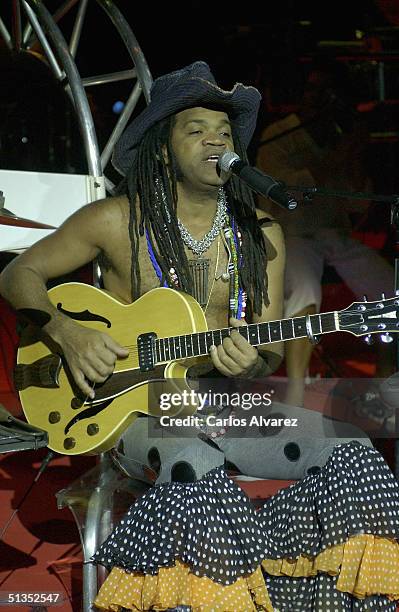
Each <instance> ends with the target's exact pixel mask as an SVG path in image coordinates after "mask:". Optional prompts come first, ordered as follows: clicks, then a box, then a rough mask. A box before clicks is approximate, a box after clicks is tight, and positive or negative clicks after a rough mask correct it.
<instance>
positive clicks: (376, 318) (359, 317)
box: [338, 295, 399, 342]
mask: <svg viewBox="0 0 399 612" xmlns="http://www.w3.org/2000/svg"><path fill="white" fill-rule="evenodd" d="M338 326H339V329H340V330H342V331H346V332H349V333H351V334H354V335H355V336H367V337H368V336H369V334H376V333H379V334H381V340H382V341H383V342H392V340H393V338H392V336H390V335H389V334H390V332H398V331H399V296H398V295H396V296H395V297H392V298H388V299H386V298H385V296H383V297H382V299H381V300H377V301H375V302H367V301H364V302H353V303H352V304H351V305H350V306H348V307H347V308H345V309H344V310H340V311H339V312H338Z"/></svg>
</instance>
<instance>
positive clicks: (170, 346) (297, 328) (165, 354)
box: [155, 312, 338, 363]
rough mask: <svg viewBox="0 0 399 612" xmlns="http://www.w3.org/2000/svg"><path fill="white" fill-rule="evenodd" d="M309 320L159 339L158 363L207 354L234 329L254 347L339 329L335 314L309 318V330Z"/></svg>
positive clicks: (215, 330)
mask: <svg viewBox="0 0 399 612" xmlns="http://www.w3.org/2000/svg"><path fill="white" fill-rule="evenodd" d="M306 319H307V317H295V318H294V319H283V320H281V321H270V322H268V323H251V324H250V325H245V326H242V327H238V328H233V327H226V328H224V329H214V330H209V331H206V332H198V333H194V334H186V335H184V336H170V337H169V338H157V340H156V341H155V357H156V361H157V362H158V363H160V362H164V361H175V360H177V359H186V358H188V357H199V356H201V355H207V354H209V350H210V348H211V346H213V345H215V346H218V345H219V344H222V342H223V340H224V338H227V337H228V336H230V334H231V332H232V330H233V329H236V330H237V331H238V332H239V333H240V334H241V335H242V336H243V337H244V338H245V339H246V340H248V342H249V343H250V344H251V345H252V346H258V345H260V344H270V343H271V342H281V341H282V340H294V339H295V338H305V337H306V336H309V331H310V332H311V333H312V335H313V336H318V335H320V334H327V333H329V332H334V331H337V330H338V326H337V313H336V312H324V313H322V314H315V315H310V316H309V318H308V327H310V329H308V328H307V325H306Z"/></svg>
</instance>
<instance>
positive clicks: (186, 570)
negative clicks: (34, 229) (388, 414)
mask: <svg viewBox="0 0 399 612" xmlns="http://www.w3.org/2000/svg"><path fill="white" fill-rule="evenodd" d="M259 101H260V95H259V92H258V91H257V90H256V89H254V88H253V87H245V86H244V85H242V84H240V83H238V84H236V85H235V87H234V88H233V89H232V90H231V91H224V90H222V89H221V88H220V87H218V85H217V84H216V82H215V79H214V77H213V75H212V73H211V72H210V70H209V67H208V65H207V64H206V63H204V62H195V63H194V64H192V65H190V66H187V67H185V68H182V69H181V70H177V71H175V72H172V73H171V74H167V75H164V76H162V77H159V78H158V79H157V80H156V81H155V82H154V84H153V87H152V90H151V102H150V103H149V105H148V106H147V107H146V109H145V110H144V111H143V112H142V113H141V114H140V115H139V116H138V117H137V118H136V119H135V120H134V121H133V122H132V123H131V124H130V125H129V126H128V128H127V129H126V131H125V133H124V135H123V136H122V138H121V139H120V141H119V142H118V144H117V146H116V149H115V152H114V157H113V162H114V165H115V166H116V168H117V169H118V170H119V171H120V172H121V173H122V174H123V175H125V180H124V182H123V188H124V192H125V194H126V195H119V196H115V197H112V198H108V199H106V200H104V201H102V202H96V203H93V204H89V205H88V206H86V207H84V208H82V209H81V210H79V211H78V212H77V213H75V214H74V215H73V216H72V217H71V218H70V219H69V220H67V221H66V222H65V223H64V224H63V226H62V227H61V228H59V229H58V230H57V231H56V232H54V233H53V234H52V235H51V236H50V237H48V238H46V239H44V240H43V241H41V242H39V243H37V244H35V245H34V246H33V247H31V248H30V249H29V250H28V251H27V252H25V253H24V254H22V255H20V256H19V257H18V258H16V259H15V260H14V261H13V262H12V263H11V264H10V265H9V267H8V268H7V269H6V270H5V271H4V272H3V275H2V277H1V279H0V291H1V292H2V294H3V295H4V296H5V297H6V298H7V299H8V300H9V301H10V302H11V303H12V304H13V306H14V307H15V308H17V309H24V313H25V315H26V314H27V312H28V314H30V316H31V319H32V320H34V321H35V323H36V324H37V325H41V326H42V327H43V330H44V332H45V333H46V334H47V335H48V336H50V337H51V338H52V340H53V341H55V342H56V343H58V345H59V346H60V347H61V349H62V351H63V353H64V355H65V358H66V360H67V362H68V364H69V368H70V371H71V373H72V375H73V377H74V379H75V381H76V383H77V385H78V386H79V387H80V389H81V391H82V393H83V394H84V396H85V397H87V396H90V397H93V396H94V393H95V391H94V390H93V383H101V382H103V381H105V379H106V378H107V377H108V376H109V375H110V374H112V372H113V369H114V366H115V363H116V360H117V359H124V358H125V357H126V356H127V354H128V351H127V350H126V349H125V348H123V347H122V346H120V345H119V344H117V343H116V342H115V341H114V340H113V339H112V338H111V337H110V336H108V335H107V334H103V333H99V332H97V331H93V330H90V329H88V328H85V327H83V326H81V325H79V324H77V323H76V322H74V321H72V320H70V319H68V318H67V317H65V316H64V315H63V314H62V313H61V312H60V311H58V310H56V309H55V308H54V307H53V306H52V305H51V303H50V301H49V299H48V297H47V292H46V282H47V280H48V279H49V278H53V277H58V276H60V275H62V274H65V273H67V272H70V271H72V270H74V269H76V268H78V267H80V266H82V265H83V264H85V263H87V262H89V261H91V260H93V259H94V258H98V259H99V262H100V265H101V268H102V272H103V279H104V287H105V289H106V290H108V291H110V292H112V293H113V294H114V295H115V296H117V297H118V298H119V299H120V300H124V301H126V302H130V301H131V300H132V299H133V300H135V299H137V298H138V297H139V296H141V295H143V294H145V293H146V292H148V291H149V290H151V289H153V288H155V287H159V286H168V287H171V288H173V289H176V290H177V291H184V292H187V293H189V294H191V295H193V296H194V297H195V298H196V300H197V301H198V302H199V303H200V304H201V306H202V307H203V309H204V312H205V315H206V319H207V322H208V326H209V328H210V329H217V328H222V327H224V326H225V325H226V323H227V322H228V320H229V321H230V325H231V327H232V328H238V327H240V326H241V325H243V324H244V317H245V318H246V320H247V321H252V322H257V321H262V320H278V319H279V318H281V309H282V303H283V294H282V285H283V272H284V245H283V240H282V232H281V228H280V227H279V225H278V224H276V223H275V222H273V220H270V219H266V220H265V219H260V220H258V217H257V211H256V209H255V206H254V202H253V199H252V196H251V193H250V192H249V191H248V190H247V189H246V188H245V187H243V186H242V185H240V184H238V182H237V179H236V178H235V177H230V176H228V175H227V174H224V173H223V172H219V171H218V169H217V161H218V158H219V156H220V155H221V154H223V153H224V152H225V151H226V150H235V151H237V152H238V154H239V155H240V157H241V158H243V159H245V149H246V147H247V146H248V144H249V142H250V139H251V137H252V134H253V131H254V127H255V123H256V117H257V111H258V106H259ZM122 192H123V189H121V193H122ZM259 221H260V222H259ZM266 263H267V276H266ZM266 279H267V280H266ZM27 309H29V310H27ZM153 314H154V317H157V316H159V313H157V312H154V313H153ZM230 331H231V333H230V334H229V336H227V337H225V338H224V339H223V342H222V343H221V344H220V345H219V346H217V347H212V349H211V350H210V359H209V360H208V366H207V367H208V371H207V374H208V376H211V375H212V376H213V375H214V372H212V371H210V370H211V369H212V367H213V369H214V370H215V372H217V373H219V375H221V376H222V377H225V380H227V381H232V379H255V378H257V379H259V377H264V376H266V375H268V374H270V373H272V372H273V371H274V370H275V369H276V368H277V366H278V365H279V363H280V361H281V357H282V348H281V344H278V343H273V344H272V345H271V348H268V350H263V351H262V352H260V351H258V350H256V349H255V348H254V347H253V346H251V344H250V343H248V342H247V341H246V340H245V339H244V337H243V336H241V335H240V333H239V332H238V330H237V329H231V330H230ZM263 349H265V347H263ZM89 381H91V383H89ZM204 409H205V411H208V412H209V413H212V412H213V413H214V414H218V415H220V414H226V410H227V412H229V411H230V408H229V407H226V406H206V407H204ZM278 409H279V411H280V413H281V414H283V416H284V407H282V406H279V408H278ZM273 410H274V408H273ZM295 410H296V409H295V408H292V407H290V411H291V412H290V414H291V415H294V416H297V417H298V420H299V421H300V422H301V426H302V429H298V431H297V432H296V434H297V436H298V437H297V438H294V439H292V438H293V436H292V434H291V439H290V440H287V437H284V436H283V435H280V432H279V433H277V434H276V435H275V436H273V437H272V438H270V437H267V438H264V437H262V435H259V436H258V437H253V438H252V437H243V438H241V439H240V438H238V437H229V436H228V435H226V430H225V429H224V428H221V429H219V430H217V428H212V427H211V426H210V427H208V426H207V425H205V426H202V425H201V424H199V425H198V426H197V425H193V427H191V428H188V429H189V435H188V436H183V434H181V435H178V434H176V432H175V431H172V429H173V428H170V429H169V428H166V429H165V428H160V427H156V426H155V427H153V428H152V430H151V428H150V424H152V423H153V422H154V421H156V424H158V421H157V419H156V418H155V417H148V416H143V417H140V418H137V419H136V420H135V421H134V422H133V423H132V424H131V425H130V426H129V427H128V429H127V430H126V431H125V433H124V434H123V436H122V439H121V441H120V443H119V444H118V457H119V460H120V462H121V463H122V464H123V467H124V468H125V469H126V470H128V471H129V473H132V474H133V475H134V465H135V462H139V463H140V464H144V465H148V466H150V467H152V468H153V470H154V471H156V473H157V480H156V483H155V486H153V487H151V488H150V489H149V490H148V491H147V492H146V493H145V494H144V495H143V496H142V497H141V498H140V499H139V500H138V501H137V502H136V503H135V504H134V505H133V506H132V507H131V508H130V510H129V511H128V513H127V514H126V516H125V517H124V518H123V519H122V521H121V522H120V524H119V525H118V526H117V527H116V528H115V529H114V531H113V533H112V534H111V535H110V537H109V538H108V539H107V540H106V541H105V542H104V543H103V545H102V546H101V547H100V548H99V550H98V551H97V553H96V554H95V556H94V559H93V560H94V562H95V563H99V564H102V565H105V566H106V567H107V568H108V569H111V570H112V571H111V573H110V574H109V576H108V578H107V579H106V581H105V582H104V584H103V586H102V587H101V589H100V592H99V594H98V596H97V598H96V601H95V603H96V606H97V607H99V608H100V609H104V610H114V611H115V610H117V611H122V610H172V609H175V610H187V609H190V610H193V611H195V612H197V611H198V612H206V611H207V612H216V611H220V612H227V611H232V610H234V612H249V611H251V610H253V611H254V610H268V611H272V610H277V609H278V610H281V611H287V612H288V611H292V610H298V611H299V610H300V611H301V612H302V611H307V610H317V611H320V612H321V611H323V612H327V611H328V610H334V612H337V611H338V612H339V611H349V610H354V609H356V610H360V611H361V610H364V611H366V610H369V611H371V610H376V609H378V610H385V611H389V612H393V611H394V610H395V603H394V602H393V599H394V597H395V596H396V597H397V596H398V593H399V581H398V576H399V571H398V568H399V550H398V544H397V542H396V538H397V537H398V525H399V520H398V519H399V503H398V502H399V489H398V484H397V483H396V481H395V480H394V477H393V475H392V473H391V472H390V470H389V468H388V466H387V465H386V464H385V463H384V460H383V458H382V457H381V456H380V455H379V454H378V453H377V452H376V451H375V450H374V449H373V448H372V446H371V444H370V441H369V440H368V439H367V438H366V437H362V435H361V432H359V431H358V430H356V429H355V428H350V427H349V428H345V427H342V426H340V425H338V424H335V423H334V422H333V421H331V420H327V419H324V418H323V417H322V415H321V414H319V413H311V412H310V413H309V411H306V410H305V409H303V408H298V409H297V410H298V412H297V413H295ZM340 427H341V429H340ZM150 431H151V435H150ZM339 436H340V437H339ZM357 438H359V439H357ZM225 459H227V460H229V461H230V462H231V463H233V464H234V465H236V466H237V467H238V468H239V469H240V470H241V471H243V472H244V473H247V474H249V475H252V476H260V477H262V476H263V477H269V478H291V479H294V480H298V482H297V483H295V484H294V485H292V486H291V487H288V488H287V489H283V490H282V491H280V492H279V493H278V494H277V495H275V496H274V497H272V498H271V499H270V500H269V501H268V502H266V504H265V505H264V506H263V507H262V509H261V511H259V512H255V509H254V507H253V506H252V504H251V502H250V500H249V499H248V498H247V497H246V496H245V495H244V493H243V492H242V490H241V489H240V488H239V487H238V486H237V485H236V484H235V482H234V481H233V480H232V479H230V478H229V477H228V475H227V473H226V471H225Z"/></svg>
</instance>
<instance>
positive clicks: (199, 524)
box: [94, 442, 399, 612]
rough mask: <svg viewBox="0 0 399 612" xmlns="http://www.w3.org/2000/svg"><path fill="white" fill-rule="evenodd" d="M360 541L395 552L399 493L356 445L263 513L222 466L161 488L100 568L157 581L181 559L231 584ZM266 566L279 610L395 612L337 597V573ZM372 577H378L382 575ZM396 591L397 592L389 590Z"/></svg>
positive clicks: (132, 513)
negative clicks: (278, 563) (296, 573)
mask: <svg viewBox="0 0 399 612" xmlns="http://www.w3.org/2000/svg"><path fill="white" fill-rule="evenodd" d="M361 534H371V535H374V536H378V537H379V538H384V539H386V540H387V542H388V541H389V542H390V543H391V544H392V543H393V545H394V546H397V544H396V543H395V541H396V540H398V539H399V485H398V483H397V481H396V480H395V478H394V476H393V474H392V473H391V471H390V469H389V468H388V466H387V465H386V463H385V461H384V459H383V458H382V456H381V455H380V454H379V453H378V452H377V451H376V450H375V449H373V448H370V447H367V446H364V445H362V444H360V443H359V442H350V443H347V444H342V445H338V446H336V447H335V449H334V451H333V453H332V454H331V456H330V458H329V459H328V461H327V463H326V464H325V465H324V466H323V467H322V468H321V469H320V470H319V471H318V472H317V473H315V474H311V475H309V476H306V477H305V478H303V479H302V480H301V481H299V482H297V483H295V484H294V485H292V486H290V487H288V488H286V489H282V490H281V491H280V492H278V493H277V494H276V495H274V496H273V497H271V498H270V499H269V500H267V501H266V503H265V504H264V506H263V507H262V508H261V509H260V510H259V511H258V512H257V511H255V509H254V507H253V505H252V502H251V501H250V500H249V499H248V498H247V497H246V495H245V494H244V493H243V492H242V490H241V489H240V488H239V487H238V486H237V485H236V484H235V482H233V481H232V480H231V479H230V478H229V477H228V476H227V475H226V473H225V471H224V469H223V468H220V467H219V468H215V469H213V470H212V471H210V472H209V473H208V474H207V475H206V476H205V477H203V478H202V479H201V480H199V481H197V482H195V483H179V482H173V483H162V484H159V485H157V486H155V487H153V488H152V489H150V490H149V491H148V492H147V493H146V494H145V495H144V496H143V497H141V498H140V499H139V500H138V501H137V502H136V503H135V504H134V505H133V506H132V507H131V508H130V510H129V511H128V513H127V514H126V516H125V517H124V518H123V520H122V521H121V522H120V524H119V525H118V526H117V527H116V528H115V529H114V531H113V533H112V534H111V536H110V537H109V538H108V539H107V540H106V541H105V542H104V544H103V545H102V546H101V547H100V549H99V550H98V551H97V553H96V554H95V556H94V562H95V563H100V564H102V565H105V566H106V567H107V568H110V569H111V568H113V567H118V568H121V569H122V570H126V571H128V572H140V573H142V574H151V575H156V574H157V573H158V571H159V569H160V568H161V567H162V568H168V567H171V566H174V565H175V561H176V560H177V559H178V560H180V561H182V562H183V563H185V564H187V565H188V566H189V567H190V568H191V573H192V574H194V575H196V576H200V577H207V578H210V579H211V580H212V581H213V582H215V583H219V584H221V585H231V584H233V583H234V582H235V581H236V580H237V579H238V578H240V577H246V576H248V575H249V574H251V573H252V572H254V571H255V570H256V569H257V568H258V567H259V565H260V564H261V562H262V561H263V560H273V559H277V560H278V559H287V560H296V559H298V558H299V557H306V558H311V559H313V558H315V557H317V555H319V554H320V553H322V552H323V551H325V550H326V549H330V548H331V547H334V546H337V545H340V544H343V543H346V542H347V541H348V539H350V538H351V537H353V536H360V535H361ZM395 550H396V549H395ZM395 554H396V555H398V554H399V553H397V552H395ZM395 558H396V561H395V563H397V564H398V566H399V563H398V561H397V559H398V558H399V557H398V556H396V557H395ZM265 564H266V562H265ZM265 564H264V565H263V572H264V579H265V583H266V585H267V589H268V593H269V596H270V600H271V602H272V604H273V607H274V608H275V610H278V611H279V612H291V611H292V612H296V611H298V612H310V611H314V612H330V611H331V612H341V611H342V612H346V611H350V610H355V611H356V610H359V611H361V612H377V611H379V610H382V611H384V612H394V610H396V606H395V603H394V602H392V601H390V600H389V599H388V598H387V597H386V596H385V595H379V594H378V593H379V591H378V590H377V594H373V595H371V596H366V597H364V598H362V599H361V598H359V599H357V598H356V597H355V596H353V595H351V594H349V592H347V591H346V590H345V589H343V591H339V590H338V589H337V588H336V583H337V576H336V575H334V576H333V575H328V574H327V573H323V572H322V571H321V572H320V573H317V574H316V575H315V576H311V577H299V578H293V577H289V576H286V575H277V574H276V575H271V573H267V571H266V569H265ZM268 568H269V572H271V569H270V567H269V566H268ZM369 571H370V573H373V574H375V573H377V574H378V572H381V571H383V569H382V567H381V566H379V567H370V568H369ZM392 571H393V574H394V575H395V576H396V575H398V572H399V567H398V572H395V568H393V569H392V564H390V567H389V572H391V573H392ZM387 576H388V570H387ZM395 576H394V578H393V582H395V580H396V578H395ZM391 592H394V593H396V594H397V591H384V593H385V594H387V593H391ZM370 593H376V591H375V590H372V591H370ZM157 609H160V608H157ZM162 609H164V608H162ZM262 609H263V608H262ZM218 610H219V608H218Z"/></svg>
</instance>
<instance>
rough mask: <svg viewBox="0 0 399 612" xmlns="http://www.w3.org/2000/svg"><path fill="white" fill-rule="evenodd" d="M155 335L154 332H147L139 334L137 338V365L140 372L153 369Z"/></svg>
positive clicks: (154, 361)
mask: <svg viewBox="0 0 399 612" xmlns="http://www.w3.org/2000/svg"><path fill="white" fill-rule="evenodd" d="M156 338H157V335H156V334H155V333H154V332H150V333H149V334H141V335H140V336H138V338H137V348H138V352H139V366H140V371H141V372H148V371H149V370H154V368H155V363H156V357H155V340H156Z"/></svg>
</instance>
